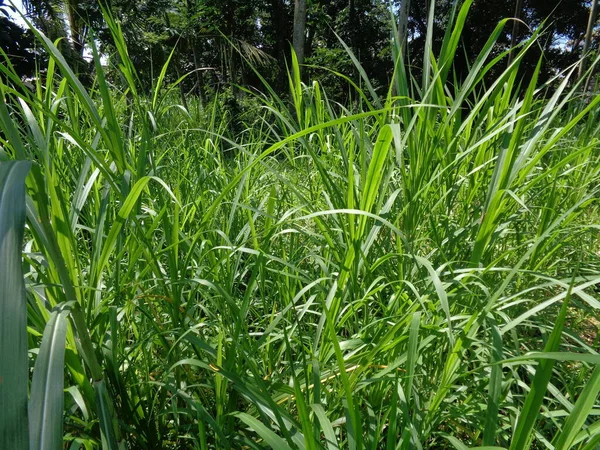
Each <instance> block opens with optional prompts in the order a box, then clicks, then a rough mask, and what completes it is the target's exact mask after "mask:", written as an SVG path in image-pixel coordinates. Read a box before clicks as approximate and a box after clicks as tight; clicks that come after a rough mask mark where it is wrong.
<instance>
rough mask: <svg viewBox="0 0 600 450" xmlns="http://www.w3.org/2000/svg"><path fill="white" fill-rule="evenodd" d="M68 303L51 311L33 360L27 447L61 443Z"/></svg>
mask: <svg viewBox="0 0 600 450" xmlns="http://www.w3.org/2000/svg"><path fill="white" fill-rule="evenodd" d="M67 305H68V304H67ZM67 305H63V306H62V307H57V308H56V309H55V310H54V311H53V312H52V315H51V316H50V320H49V321H48V324H47V325H46V328H45V329H44V336H43V338H42V345H41V346H40V351H39V354H38V357H37V360H36V361H35V368H34V371H33V380H32V382H31V397H30V399H29V440H30V447H29V448H30V449H40V450H42V449H48V450H51V449H58V448H61V447H62V441H63V407H64V393H63V389H64V361H65V344H66V336H67V316H68V315H69V308H68V306H67Z"/></svg>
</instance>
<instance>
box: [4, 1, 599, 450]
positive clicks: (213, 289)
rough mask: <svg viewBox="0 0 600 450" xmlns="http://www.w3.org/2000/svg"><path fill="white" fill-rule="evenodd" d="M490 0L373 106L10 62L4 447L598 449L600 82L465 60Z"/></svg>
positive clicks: (297, 89) (485, 54) (314, 93)
mask: <svg viewBox="0 0 600 450" xmlns="http://www.w3.org/2000/svg"><path fill="white" fill-rule="evenodd" d="M466 3H467V6H465V7H464V8H463V10H461V11H455V12H456V14H455V15H454V17H453V20H452V23H454V27H453V28H451V29H449V30H448V32H447V35H446V37H445V40H444V45H443V47H442V50H441V53H440V54H439V55H436V57H435V58H434V57H433V56H431V57H430V55H426V58H425V60H426V64H425V67H424V68H423V71H422V72H423V73H422V78H421V79H419V80H416V79H414V78H412V79H411V78H410V77H409V78H407V77H406V76H405V75H404V74H405V73H406V72H405V68H404V66H403V65H402V61H399V63H398V68H397V74H396V76H395V78H394V81H393V85H392V86H391V87H390V90H389V92H375V91H373V90H372V89H371V87H370V84H369V81H368V80H367V79H366V78H365V77H363V78H362V79H361V83H360V85H357V86H355V88H354V89H353V92H352V97H353V98H355V99H356V101H355V102H354V103H352V105H346V106H344V105H339V104H336V103H334V102H332V101H329V100H328V98H327V94H326V92H324V91H323V90H322V89H321V86H320V85H319V83H318V82H317V81H314V82H312V83H310V84H308V85H305V84H302V83H300V82H299V81H298V80H299V68H298V66H297V64H292V65H291V67H292V73H291V74H290V76H289V78H290V93H291V94H290V98H289V99H288V100H284V99H280V98H278V97H277V96H276V95H275V94H274V93H273V92H268V90H267V94H265V95H263V94H257V93H252V92H246V93H245V100H244V102H245V104H246V107H245V109H244V113H243V114H242V115H241V116H239V117H231V116H230V115H229V114H228V113H227V110H226V108H223V104H222V102H221V100H220V98H219V97H218V96H217V97H216V99H215V100H214V102H213V103H212V104H210V105H204V106H201V105H199V104H197V103H196V101H195V100H194V99H190V100H189V101H188V106H189V107H188V109H185V108H183V107H182V106H180V105H178V104H177V102H176V100H174V99H175V98H176V96H175V95H173V89H175V88H176V87H175V86H170V87H169V86H164V85H163V83H162V77H159V79H158V80H157V81H156V84H155V88H154V90H153V92H152V94H151V95H149V96H147V95H142V94H140V93H138V91H137V83H136V74H135V73H134V71H133V69H132V65H131V62H130V60H129V59H128V57H127V50H126V48H125V45H124V43H123V40H122V39H120V36H121V35H120V33H119V30H118V26H117V25H116V24H115V23H114V22H110V23H111V25H112V27H113V31H114V36H115V39H116V43H117V48H118V50H119V52H120V60H121V62H122V65H121V67H120V71H121V73H122V76H123V83H124V84H123V86H122V87H121V88H119V87H118V86H116V85H109V84H108V82H107V81H106V79H105V77H104V72H103V69H102V67H101V66H100V63H99V58H98V57H96V61H97V77H96V80H95V83H94V85H93V87H92V88H90V89H86V88H84V87H83V86H82V84H80V83H79V81H78V80H77V77H76V76H75V75H74V74H73V73H72V72H71V70H70V69H69V67H67V66H66V63H65V62H64V59H62V57H61V55H60V53H58V51H57V50H56V48H55V47H54V46H53V45H52V43H51V42H49V41H48V40H44V37H43V36H39V39H40V42H42V43H43V44H44V45H45V46H46V47H47V49H48V52H49V53H50V54H51V56H52V58H51V60H50V65H49V68H48V71H47V73H46V74H45V75H44V77H43V78H40V79H38V81H37V84H36V86H35V89H34V91H33V92H31V91H28V90H27V89H26V88H24V86H23V85H22V83H21V82H20V80H19V79H18V78H17V77H16V76H14V72H13V71H12V70H11V67H10V61H8V60H6V61H4V62H3V63H2V64H1V65H0V70H1V71H2V75H1V78H2V79H3V80H4V81H3V82H2V83H0V129H1V130H2V135H1V138H0V146H1V149H2V153H1V160H2V161H3V162H2V163H1V164H0V194H1V195H0V213H1V214H0V256H1V260H0V267H2V270H1V271H0V272H1V273H0V291H1V292H0V314H1V315H0V326H1V327H2V342H1V343H0V371H1V372H2V373H0V375H2V380H3V381H2V384H0V389H1V391H0V394H1V396H0V400H1V403H2V407H1V410H0V431H1V433H0V434H1V440H0V447H1V448H6V449H8V448H11V449H21V448H24V449H25V448H42V446H41V445H42V444H44V445H47V447H43V448H61V447H63V448H69V449H77V448H85V449H92V448H99V447H102V448H105V449H117V448H124V449H125V448H130V449H138V448H139V449H159V448H181V449H183V448H186V449H187V448H190V449H214V448H219V449H233V448H236V449H263V448H273V449H277V450H284V449H306V450H315V449H327V450H333V449H346V448H347V449H352V450H354V449H388V450H391V449H398V450H406V449H445V448H456V449H460V450H462V449H465V448H472V447H480V446H484V447H481V448H488V449H491V448H506V449H510V450H522V449H526V448H535V449H546V448H548V449H557V450H558V449H567V448H575V449H580V450H584V449H585V450H593V449H597V448H598V445H600V444H599V443H600V421H598V416H599V415H600V402H599V401H598V392H599V391H600V355H599V354H598V344H599V337H598V327H599V325H600V323H599V321H598V311H599V308H600V301H599V300H598V285H599V283H600V238H599V235H598V228H599V226H600V212H599V210H598V206H599V205H598V198H599V195H600V193H599V190H600V139H599V138H600V120H599V119H600V118H599V116H600V106H599V102H600V96H592V97H590V96H587V95H586V96H582V95H581V83H579V82H577V81H576V80H575V78H574V74H573V72H574V71H575V68H572V69H569V70H567V71H566V72H565V73H561V74H559V75H557V77H556V79H555V80H553V84H552V88H553V89H552V91H551V92H550V91H549V90H548V89H547V86H538V85H537V82H536V77H534V78H533V79H531V80H519V79H518V78H517V69H518V66H519V63H520V61H521V60H522V57H523V55H524V54H525V53H526V52H527V51H528V49H529V48H530V47H531V46H534V45H536V36H534V37H533V38H532V39H531V40H529V41H527V42H525V43H523V44H522V45H521V47H520V48H519V49H518V54H517V55H516V56H515V58H514V61H513V62H512V63H511V65H510V66H508V67H507V68H506V70H505V71H504V72H503V75H502V76H501V77H500V78H498V79H497V80H496V81H495V82H494V83H493V84H485V83H484V81H483V79H484V76H485V73H486V72H487V71H488V70H489V69H490V68H491V67H492V66H494V65H506V58H505V56H506V54H503V55H500V56H498V57H496V58H495V59H493V58H492V57H491V56H490V55H491V54H492V50H493V48H494V47H493V44H494V40H495V39H496V38H497V36H498V35H499V33H500V30H501V28H502V27H503V26H504V25H505V22H503V23H501V24H499V26H498V28H497V30H496V33H495V34H494V35H493V36H491V37H490V40H489V42H488V44H487V45H486V47H485V48H484V49H483V50H482V53H481V55H480V57H479V58H478V59H477V61H476V62H475V64H474V65H473V67H472V72H471V74H470V75H469V77H468V78H467V79H466V80H465V81H464V82H463V83H461V84H457V83H456V82H455V80H454V78H453V75H452V59H453V57H454V54H455V52H456V51H457V46H458V42H459V39H460V33H461V28H462V25H463V24H464V16H465V14H466V12H467V9H468V3H469V2H466ZM109 20H110V19H109ZM594 67H595V66H594V65H592V68H591V69H590V70H593V69H594ZM164 73H165V71H163V75H164ZM234 122H237V123H235V124H234ZM232 129H238V130H240V132H239V133H237V134H234V133H232V131H231V130H232ZM26 161H28V162H26ZM25 218H26V219H25ZM25 220H26V222H25V230H24V231H23V223H24V221H25ZM23 233H24V234H23ZM20 234H23V236H24V239H23V242H21V240H20ZM21 255H22V258H23V264H21V263H20V261H21ZM23 279H24V281H25V284H24V289H23V288H22V280H23ZM34 364H35V366H34ZM63 392H64V395H63ZM27 398H29V406H28V408H27V407H26V406H27V404H26V403H25V402H26V401H27ZM27 420H28V423H29V428H28V427H27V425H26V424H27ZM28 442H29V444H31V447H28V445H29V444H28Z"/></svg>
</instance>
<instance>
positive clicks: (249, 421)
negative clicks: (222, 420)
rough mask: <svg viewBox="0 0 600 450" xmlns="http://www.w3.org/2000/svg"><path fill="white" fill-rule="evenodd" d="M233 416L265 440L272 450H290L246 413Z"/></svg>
mask: <svg viewBox="0 0 600 450" xmlns="http://www.w3.org/2000/svg"><path fill="white" fill-rule="evenodd" d="M235 416H236V417H237V418H239V419H241V420H242V421H243V422H244V423H245V424H246V425H248V426H249V427H250V428H251V429H252V430H253V431H254V432H256V434H258V435H259V436H260V437H261V438H263V439H264V440H265V442H266V443H267V444H268V445H269V446H270V447H271V448H272V449H274V450H292V448H291V447H290V446H289V445H288V443H287V442H285V440H283V439H282V438H281V437H279V436H277V435H276V434H275V433H274V432H273V431H271V430H269V429H268V428H267V427H266V426H265V425H264V424H263V423H262V422H260V421H259V420H257V419H256V418H254V417H252V416H251V415H249V414H246V413H242V412H240V413H237V414H235Z"/></svg>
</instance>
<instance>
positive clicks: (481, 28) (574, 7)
mask: <svg viewBox="0 0 600 450" xmlns="http://www.w3.org/2000/svg"><path fill="white" fill-rule="evenodd" d="M2 1H3V0H2ZM402 1H407V0H402ZM402 1H401V0H393V1H392V2H388V1H385V0H345V1H335V0H309V1H308V2H307V10H306V17H305V21H306V26H305V28H304V37H305V42H304V44H305V48H304V56H305V59H304V63H305V65H306V68H307V70H306V71H305V73H304V76H305V77H313V76H318V77H319V80H320V81H321V83H322V84H325V85H326V86H327V87H328V88H329V90H330V92H331V94H332V95H333V96H343V95H344V92H345V90H346V89H345V87H346V85H345V81H343V80H342V79H340V78H339V77H337V76H336V75H335V73H336V72H338V73H343V74H344V75H346V76H348V77H350V78H351V79H354V81H359V74H358V71H357V70H356V67H355V64H354V63H353V61H352V60H351V57H350V55H349V54H348V52H346V51H345V50H344V46H348V47H349V48H350V49H351V50H352V53H353V54H354V55H355V56H356V58H357V60H358V61H360V63H361V64H362V66H363V68H364V70H365V72H366V74H367V76H368V77H369V79H370V80H371V81H372V82H373V83H374V84H375V88H378V87H381V88H383V87H384V86H388V82H389V78H390V76H391V73H392V70H393V61H392V57H391V46H390V40H391V36H392V34H393V33H394V32H396V28H397V25H398V24H397V22H396V21H397V19H396V18H395V16H397V14H398V12H399V11H400V9H401V7H402V4H401V3H402ZM433 3H434V4H435V14H434V21H433V24H434V30H433V34H434V40H433V43H434V48H433V49H432V50H433V51H434V52H436V51H437V50H438V48H437V47H436V46H439V45H440V43H441V40H442V37H443V34H444V31H445V24H446V23H447V21H448V16H449V14H450V12H451V10H452V8H453V6H454V5H455V3H457V2H448V1H441V0H435V1H434V2H433ZM460 3H462V2H460V1H458V4H460ZM24 4H25V7H26V9H27V13H28V16H29V18H30V19H31V21H32V22H33V24H34V25H35V26H36V27H38V28H39V29H40V30H42V31H43V32H44V33H45V34H46V35H47V36H48V37H50V38H51V39H53V40H56V39H59V38H63V39H62V43H61V50H62V51H63V53H64V54H65V56H66V57H67V58H68V59H69V60H70V61H71V63H72V65H73V66H75V68H76V69H77V70H78V71H80V72H84V71H90V70H92V67H91V66H90V65H88V64H86V63H85V57H84V56H85V55H84V53H85V48H86V43H88V42H89V40H90V39H95V40H96V42H98V43H99V45H100V48H101V51H102V52H103V53H104V54H105V55H109V57H110V55H113V54H114V53H115V52H114V51H113V49H114V47H113V46H114V43H113V42H111V34H110V33H109V32H108V29H107V26H106V23H105V22H104V20H103V16H102V7H101V5H102V4H103V5H104V7H105V9H106V11H109V12H110V13H111V14H112V15H113V16H114V17H115V18H116V19H117V20H118V22H119V23H120V24H121V27H122V30H123V32H124V35H125V38H126V40H127V45H128V51H129V54H130V57H131V59H132V61H133V63H134V65H135V67H136V69H137V71H138V75H139V76H140V79H141V80H142V81H144V82H145V83H146V84H147V85H149V83H150V82H151V80H152V78H153V77H155V76H156V75H157V73H158V71H159V70H160V67H162V65H163V64H164V63H165V62H166V61H167V58H169V55H170V54H171V51H173V57H172V61H171V64H170V66H169V72H168V74H167V76H168V78H169V79H171V80H172V81H173V80H176V79H179V78H180V77H181V76H182V75H184V74H186V73H190V72H193V75H191V76H189V77H188V78H187V79H186V81H185V82H184V83H182V85H181V87H182V90H183V91H185V93H186V94H197V95H200V96H202V97H203V98H206V96H207V95H209V94H210V93H211V92H215V91H217V90H221V89H225V88H227V87H228V86H231V85H243V86H246V87H250V88H252V87H255V88H260V87H261V81H260V80H259V78H258V77H257V76H256V73H255V69H257V70H258V72H259V73H260V74H261V75H262V76H264V77H265V78H266V79H267V81H268V82H269V83H270V84H271V85H272V86H274V87H275V88H276V89H277V90H279V91H284V90H285V89H286V87H287V79H286V75H285V73H286V65H289V54H290V49H291V45H292V32H293V25H294V2H293V1H290V0H249V1H246V0H225V1H223V0H145V1H129V0H108V1H107V2H106V3H101V2H97V1H95V0H84V1H74V0H26V1H25V2H24ZM431 4H432V2H431V1H430V0H412V2H409V3H407V5H409V7H408V22H407V33H406V34H407V43H406V55H407V63H408V66H409V67H413V68H414V67H421V59H422V57H423V54H424V51H425V49H424V45H425V36H426V29H427V23H428V11H429V8H430V6H431ZM0 5H2V3H1V2H0ZM515 6H519V8H518V10H515ZM5 9H6V6H4V7H3V10H5ZM588 13H589V2H588V1H586V0H571V1H565V0H562V1H561V0H552V1H548V0H521V2H520V3H518V2H517V0H515V1H510V2H506V1H501V0H485V1H483V0H475V1H473V4H472V6H471V10H470V13H469V16H468V19H467V23H466V28H465V30H464V33H463V35H462V42H461V52H462V55H461V58H457V60H456V62H455V66H454V71H455V74H456V76H458V77H461V74H463V73H467V72H468V67H469V65H470V64H471V63H472V62H473V60H474V58H475V57H476V56H477V54H478V53H479V50H480V49H481V48H482V46H483V45H484V43H485V41H486V40H487V38H488V36H489V35H490V33H491V32H492V31H493V29H494V27H495V26H496V25H497V24H498V22H500V21H501V20H502V19H504V18H507V17H514V16H515V15H516V16H518V17H519V22H518V26H516V27H512V25H507V26H505V28H504V31H503V35H502V37H501V39H500V40H499V44H498V45H497V48H496V49H495V54H496V55H497V54H500V53H501V52H503V51H506V50H507V49H509V48H510V45H511V40H512V39H513V36H512V34H513V32H516V34H515V37H514V41H515V42H517V43H518V42H521V41H523V40H524V39H526V38H528V37H529V36H530V35H531V34H532V33H533V32H534V31H535V30H536V29H537V28H538V27H540V26H543V27H544V34H543V39H542V40H540V42H541V43H543V45H542V46H540V47H539V48H538V49H537V51H534V52H531V54H530V55H529V57H528V59H527V60H526V61H524V63H523V68H522V73H523V75H524V76H526V75H527V72H528V71H531V70H533V68H534V67H535V65H536V64H537V60H538V59H539V57H540V56H541V55H542V54H543V65H544V68H543V70H542V74H544V75H545V76H546V77H550V76H551V75H552V74H554V73H556V72H557V71H558V70H560V69H562V68H565V67H567V66H568V65H569V64H572V63H574V62H576V61H577V60H578V58H579V57H580V55H581V49H582V47H583V42H584V36H585V31H586V25H587V20H588ZM0 20H2V27H1V28H0V30H1V31H0V43H1V45H2V49H3V50H4V51H5V52H6V53H7V54H8V55H9V57H10V59H11V61H12V62H13V63H14V64H16V65H18V72H19V73H22V74H23V75H26V74H28V73H30V72H31V67H32V66H31V64H32V61H33V52H32V51H31V50H29V48H30V47H31V35H30V33H28V32H25V31H23V30H22V29H21V28H20V27H18V26H17V25H15V24H14V23H12V22H11V21H10V19H9V18H8V17H7V14H4V17H2V18H1V19H0ZM296 20H298V18H297V16H296ZM598 40H599V39H598V34H596V36H595V40H594V42H593V46H595V48H597V47H598ZM493 75H494V74H493V73H492V74H490V76H493Z"/></svg>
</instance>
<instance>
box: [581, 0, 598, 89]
mask: <svg viewBox="0 0 600 450" xmlns="http://www.w3.org/2000/svg"><path fill="white" fill-rule="evenodd" d="M597 13H598V0H592V6H591V8H590V18H589V20H588V25H587V31H586V33H585V43H584V44H583V53H582V54H581V63H580V65H579V74H578V78H579V79H581V77H583V75H584V74H585V69H586V65H587V64H586V62H587V57H588V52H589V50H590V44H591V42H592V33H593V31H594V25H596V15H597ZM586 87H587V84H586Z"/></svg>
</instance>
